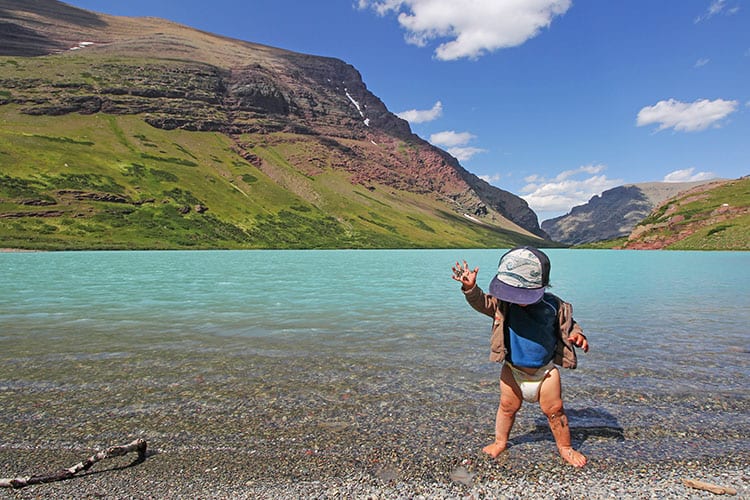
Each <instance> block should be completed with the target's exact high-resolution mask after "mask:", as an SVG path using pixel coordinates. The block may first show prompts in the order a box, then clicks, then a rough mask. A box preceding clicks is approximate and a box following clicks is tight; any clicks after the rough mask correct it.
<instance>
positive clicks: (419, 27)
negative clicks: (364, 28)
mask: <svg viewBox="0 0 750 500" xmlns="http://www.w3.org/2000/svg"><path fill="white" fill-rule="evenodd" d="M571 5H572V1H571V0H524V1H522V0H473V1H471V2H459V1H456V0H359V7H360V8H366V7H372V8H373V9H374V10H375V11H376V12H378V14H380V15H386V14H388V13H390V12H394V13H397V14H398V22H399V24H401V26H402V27H403V28H404V29H405V30H406V35H405V38H406V41H407V42H408V43H411V44H414V45H417V46H419V47H423V46H425V45H427V43H428V42H430V41H431V40H446V39H447V41H443V42H442V43H440V45H438V47H437V48H436V49H435V55H436V57H437V58H438V59H441V60H444V61H450V60H454V59H461V58H469V59H476V58H478V57H480V56H482V55H484V54H486V53H487V52H493V51H495V50H498V49H503V48H508V47H516V46H518V45H522V44H523V43H524V42H526V41H527V40H529V39H530V38H534V37H535V36H536V35H538V34H539V32H540V31H541V30H542V29H544V28H547V27H549V25H550V24H551V23H552V20H553V19H554V18H555V17H557V16H560V15H562V14H564V13H565V12H566V11H567V10H568V9H569V8H570V6H571Z"/></svg>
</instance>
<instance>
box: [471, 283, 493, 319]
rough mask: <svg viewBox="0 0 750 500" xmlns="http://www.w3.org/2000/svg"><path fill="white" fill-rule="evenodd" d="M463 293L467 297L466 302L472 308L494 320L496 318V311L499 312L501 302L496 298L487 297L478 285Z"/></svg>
mask: <svg viewBox="0 0 750 500" xmlns="http://www.w3.org/2000/svg"><path fill="white" fill-rule="evenodd" d="M463 292H464V297H466V302H468V303H469V305H470V306H471V307H473V308H474V309H475V310H477V311H478V312H480V313H482V314H486V315H487V316H490V317H493V318H494V317H495V311H497V307H498V302H499V300H498V299H497V298H496V297H493V296H492V295H487V294H486V293H484V292H483V291H482V289H481V288H479V287H478V286H476V285H474V288H472V289H470V290H464V291H463Z"/></svg>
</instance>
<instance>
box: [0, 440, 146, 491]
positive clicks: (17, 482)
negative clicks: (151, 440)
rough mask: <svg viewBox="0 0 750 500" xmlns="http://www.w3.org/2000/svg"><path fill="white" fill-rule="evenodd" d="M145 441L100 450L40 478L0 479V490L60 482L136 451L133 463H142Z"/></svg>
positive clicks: (144, 455) (144, 453)
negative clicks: (113, 458)
mask: <svg viewBox="0 0 750 500" xmlns="http://www.w3.org/2000/svg"><path fill="white" fill-rule="evenodd" d="M146 446H147V445H146V441H145V440H144V439H136V440H135V441H133V442H132V443H130V444H126V445H124V446H111V447H109V448H107V449H106V450H102V451H100V452H98V453H95V454H94V455H91V456H90V457H89V458H87V459H86V460H84V461H83V462H78V463H77V464H75V465H74V466H73V467H69V468H67V469H62V470H59V471H57V472H53V473H51V474H44V475H40V476H26V477H14V478H4V479H3V478H0V488H23V487H25V486H30V485H32V484H41V483H51V482H53V481H62V480H64V479H70V478H71V477H73V476H75V475H76V474H78V473H79V472H81V471H85V470H88V469H90V468H91V466H93V465H94V464H95V463H97V462H99V461H100V460H104V459H105V458H110V457H121V456H123V455H126V454H128V453H130V452H133V451H137V452H138V459H137V460H136V461H135V462H134V463H140V462H143V461H144V460H145V459H146Z"/></svg>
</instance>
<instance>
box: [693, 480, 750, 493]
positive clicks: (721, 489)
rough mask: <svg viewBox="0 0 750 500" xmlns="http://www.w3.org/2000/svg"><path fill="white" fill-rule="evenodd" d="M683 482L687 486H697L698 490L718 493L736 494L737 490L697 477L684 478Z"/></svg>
mask: <svg viewBox="0 0 750 500" xmlns="http://www.w3.org/2000/svg"><path fill="white" fill-rule="evenodd" d="M682 482H683V483H684V484H685V486H689V487H691V488H695V489H698V490H704V491H710V492H711V493H716V494H717V495H736V494H737V490H735V489H734V488H730V487H728V486H718V485H715V484H711V483H704V482H703V481H696V480H695V479H683V480H682Z"/></svg>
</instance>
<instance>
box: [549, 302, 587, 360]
mask: <svg viewBox="0 0 750 500" xmlns="http://www.w3.org/2000/svg"><path fill="white" fill-rule="evenodd" d="M558 301H559V305H560V310H559V312H558V322H559V323H558V326H559V331H558V335H559V337H558V339H557V348H556V350H555V364H557V365H560V366H562V367H563V368H571V369H574V368H575V367H576V366H578V358H577V356H576V350H575V346H574V345H573V343H572V342H570V341H569V340H568V337H570V335H571V334H573V333H580V334H583V330H582V329H581V327H580V326H579V325H578V323H576V321H575V320H574V319H573V306H572V305H570V304H569V303H567V302H565V301H563V300H561V299H559V298H558Z"/></svg>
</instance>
